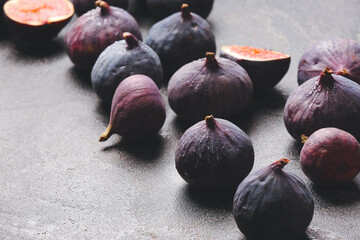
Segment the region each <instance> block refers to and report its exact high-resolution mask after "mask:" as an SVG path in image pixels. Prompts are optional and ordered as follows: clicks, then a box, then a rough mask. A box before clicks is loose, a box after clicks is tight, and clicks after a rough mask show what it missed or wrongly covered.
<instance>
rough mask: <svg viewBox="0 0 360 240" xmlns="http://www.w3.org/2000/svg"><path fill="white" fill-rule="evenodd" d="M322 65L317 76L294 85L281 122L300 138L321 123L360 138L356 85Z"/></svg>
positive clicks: (359, 93) (358, 87) (359, 87)
mask: <svg viewBox="0 0 360 240" xmlns="http://www.w3.org/2000/svg"><path fill="white" fill-rule="evenodd" d="M332 73H333V72H332V71H331V69H329V68H326V69H324V71H323V73H322V74H321V75H320V76H319V77H315V78H312V79H310V80H308V81H306V82H305V83H304V84H302V85H300V86H298V87H297V88H296V89H295V90H294V91H293V92H292V93H291V95H290V97H289V98H288V100H287V102H286V104H285V109H284V122H285V126H286V129H287V131H288V132H289V133H290V135H291V136H292V137H293V138H294V139H296V140H298V141H300V140H301V135H302V134H305V135H307V136H310V135H311V134H312V133H313V132H315V131H316V130H318V129H320V128H324V127H336V128H340V129H342V130H344V131H347V132H349V133H351V134H352V135H354V136H355V137H356V138H357V139H358V140H359V139H360V127H359V126H360V125H359V123H360V85H359V84H357V83H355V82H354V81H351V80H349V79H347V78H345V77H342V76H339V75H335V74H332Z"/></svg>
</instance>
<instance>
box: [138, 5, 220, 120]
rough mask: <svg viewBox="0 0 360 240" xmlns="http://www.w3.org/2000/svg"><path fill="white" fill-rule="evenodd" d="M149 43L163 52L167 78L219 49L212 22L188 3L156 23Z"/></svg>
mask: <svg viewBox="0 0 360 240" xmlns="http://www.w3.org/2000/svg"><path fill="white" fill-rule="evenodd" d="M145 43H146V44H147V45H148V46H150V47H151V48H152V49H154V51H155V52H156V53H157V54H158V55H159V57H160V60H161V65H162V67H163V71H164V75H165V78H166V79H169V78H170V77H171V75H172V74H173V73H174V72H175V71H176V70H178V69H179V68H180V67H181V66H183V65H184V64H186V63H189V62H191V61H193V60H197V59H199V58H202V57H203V56H204V55H205V53H206V52H215V50H216V44H215V37H214V35H213V34H212V32H211V28H210V25H209V24H208V23H207V22H206V20H204V19H203V18H202V17H200V16H199V15H197V14H195V13H191V12H190V10H189V6H188V5H187V4H183V5H182V7H181V12H178V13H174V14H172V15H171V16H169V17H167V18H164V19H163V20H161V21H159V22H157V23H156V24H154V25H153V26H152V27H151V28H150V30H149V34H148V36H147V38H146V41H145ZM203 117H204V116H203Z"/></svg>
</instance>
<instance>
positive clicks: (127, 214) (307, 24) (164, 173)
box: [0, 0, 360, 240]
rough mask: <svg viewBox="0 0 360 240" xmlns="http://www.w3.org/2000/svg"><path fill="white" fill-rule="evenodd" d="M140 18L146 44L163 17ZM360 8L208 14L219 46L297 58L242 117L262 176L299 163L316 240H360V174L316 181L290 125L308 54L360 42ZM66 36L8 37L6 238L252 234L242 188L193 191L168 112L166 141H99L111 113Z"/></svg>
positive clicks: (2, 230)
mask: <svg viewBox="0 0 360 240" xmlns="http://www.w3.org/2000/svg"><path fill="white" fill-rule="evenodd" d="M130 11H131V13H133V14H134V16H135V17H136V18H137V19H138V21H139V24H140V26H141V28H142V33H143V35H144V38H146V35H147V32H148V30H149V28H150V26H151V25H152V24H153V23H154V22H155V21H154V20H153V19H151V17H149V16H148V14H147V12H146V9H145V8H144V2H143V1H142V0H133V1H132V4H131V7H130ZM359 12H360V2H359V1H357V0H347V1H342V0H328V1H321V0H317V1H311V0H308V1H288V0H272V1H265V0H262V1H261V0H215V4H214V8H213V11H212V13H211V14H210V16H209V18H208V21H209V22H210V24H211V25H212V27H213V31H214V34H215V36H216V40H217V47H218V49H220V47H221V46H223V45H230V44H238V45H250V46H255V47H262V48H267V49H273V50H276V51H281V52H284V53H287V54H290V55H291V57H292V62H291V65H290V69H289V71H288V73H287V74H286V76H285V77H284V78H283V80H282V81H281V82H280V83H279V84H278V85H277V86H276V87H275V88H274V89H273V90H271V91H269V92H268V93H267V94H262V95H257V96H256V97H255V98H254V100H253V102H252V104H251V106H250V107H249V109H248V110H246V111H244V112H243V114H242V115H241V116H239V117H238V118H237V119H234V120H233V121H234V122H235V123H236V124H237V125H238V126H240V127H241V128H242V129H243V130H244V131H245V132H246V133H247V134H248V135H249V136H250V138H251V139H252V141H253V145H254V149H255V165H254V168H253V170H257V169H259V168H261V167H263V166H267V165H269V164H270V163H272V162H274V161H275V160H277V159H279V158H281V157H287V158H290V159H291V160H292V162H291V163H289V164H288V166H287V167H286V169H287V170H290V171H293V172H295V173H297V174H298V175H299V176H300V177H302V178H303V179H304V181H305V182H306V184H307V186H308V187H309V189H310V190H311V192H312V193H313V195H314V199H315V204H316V205H315V214H314V218H313V221H312V223H311V225H310V226H309V229H308V232H307V235H308V237H307V238H304V239H324V240H325V239H326V240H329V239H330V240H333V239H336V240H337V239H347V240H357V239H360V232H359V231H360V230H359V229H360V217H359V210H360V208H359V207H360V189H359V186H360V175H358V176H357V178H356V179H355V181H354V182H353V183H351V184H349V185H347V186H344V187H341V188H334V189H322V188H318V187H316V186H314V185H313V184H312V183H311V182H310V181H309V180H308V179H307V178H306V177H305V176H304V174H303V173H302V172H301V170H300V166H299V153H300V150H301V144H298V143H296V142H295V141H294V140H293V139H292V138H291V137H290V135H289V134H288V133H287V131H286V129H285V126H284V124H283V120H282V114H283V107H284V104H285V101H286V99H287V98H288V96H289V95H290V93H291V91H293V90H294V89H295V88H296V86H297V64H298V61H299V58H300V57H301V55H302V53H303V52H304V51H305V50H306V49H308V48H309V47H310V46H311V45H312V44H313V43H315V42H316V41H319V40H321V39H327V38H332V37H345V38H351V39H354V40H357V41H359V40H360V27H359V23H360V14H359ZM74 19H75V18H74ZM74 19H73V20H74ZM66 30H67V28H65V29H64V30H63V31H61V33H60V34H59V36H58V37H57V38H55V39H54V40H53V41H52V42H50V43H48V44H43V45H42V46H41V48H40V49H36V48H35V47H26V48H19V47H17V46H16V45H15V44H14V42H13V41H12V38H11V37H9V36H8V35H7V34H4V33H1V34H2V35H1V38H0V63H1V65H0V132H1V134H0V190H1V191H0V238H1V239H236V240H239V239H244V238H243V236H242V234H241V233H240V231H239V230H238V229H237V227H236V224H235V221H234V220H233V217H232V214H231V208H232V194H233V193H216V192H212V193H211V192H210V193H209V192H202V191H198V190H194V189H191V188H189V187H188V185H187V184H186V183H185V182H184V181H183V180H182V179H181V177H180V176H179V175H178V173H177V172H176V169H175V166H174V165H175V164H174V153H175V149H176V147H177V143H178V141H179V139H180V137H181V135H182V133H183V132H184V131H185V130H186V129H187V127H189V125H187V124H184V123H183V122H182V121H180V120H178V119H177V118H176V116H175V114H174V112H173V111H172V110H171V109H170V108H169V107H168V105H167V119H166V122H165V125H164V127H163V128H162V130H161V131H160V134H159V136H157V137H156V138H155V139H154V140H152V141H149V142H147V143H142V144H131V143H128V142H126V141H123V140H122V139H121V137H118V136H113V137H111V139H110V140H109V141H107V142H105V143H99V142H98V138H99V136H100V135H101V133H102V132H103V131H104V130H105V128H106V126H107V123H108V118H109V117H108V109H107V108H105V107H104V106H103V105H102V104H101V101H100V100H99V99H98V97H97V96H96V94H95V92H94V91H93V90H92V88H91V84H90V80H89V77H88V76H86V75H84V74H81V73H79V72H78V71H77V70H76V69H75V68H74V67H73V64H72V63H71V61H70V60H69V58H68V57H67V55H66V53H65V52H64V48H63V36H64V33H65V32H66ZM161 92H162V94H163V97H164V100H165V101H166V88H165V87H164V88H162V90H161ZM166 102H167V101H166Z"/></svg>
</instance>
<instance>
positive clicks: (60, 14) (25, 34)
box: [3, 0, 74, 41]
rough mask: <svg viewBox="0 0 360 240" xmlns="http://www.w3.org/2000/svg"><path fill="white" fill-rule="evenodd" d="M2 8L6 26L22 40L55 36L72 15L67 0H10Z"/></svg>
mask: <svg viewBox="0 0 360 240" xmlns="http://www.w3.org/2000/svg"><path fill="white" fill-rule="evenodd" d="M3 9H4V15H5V19H6V22H7V24H8V28H9V29H10V31H12V33H13V34H14V36H15V38H17V39H18V40H23V41H31V40H40V41H41V40H47V39H49V38H52V37H55V36H56V35H57V34H58V33H59V32H60V30H61V29H62V28H63V27H64V26H65V25H66V24H67V23H68V22H69V21H70V19H71V17H72V16H73V15H74V6H73V4H72V3H71V2H70V1H69V0H10V1H7V2H6V3H5V4H4V8H3Z"/></svg>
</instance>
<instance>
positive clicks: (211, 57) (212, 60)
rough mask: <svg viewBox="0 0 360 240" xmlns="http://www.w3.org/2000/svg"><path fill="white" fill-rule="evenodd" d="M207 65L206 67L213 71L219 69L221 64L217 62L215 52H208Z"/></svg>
mask: <svg viewBox="0 0 360 240" xmlns="http://www.w3.org/2000/svg"><path fill="white" fill-rule="evenodd" d="M205 64H206V66H209V67H210V68H212V69H218V68H219V63H218V61H217V60H216V57H215V53H213V52H207V53H206V61H205Z"/></svg>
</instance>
